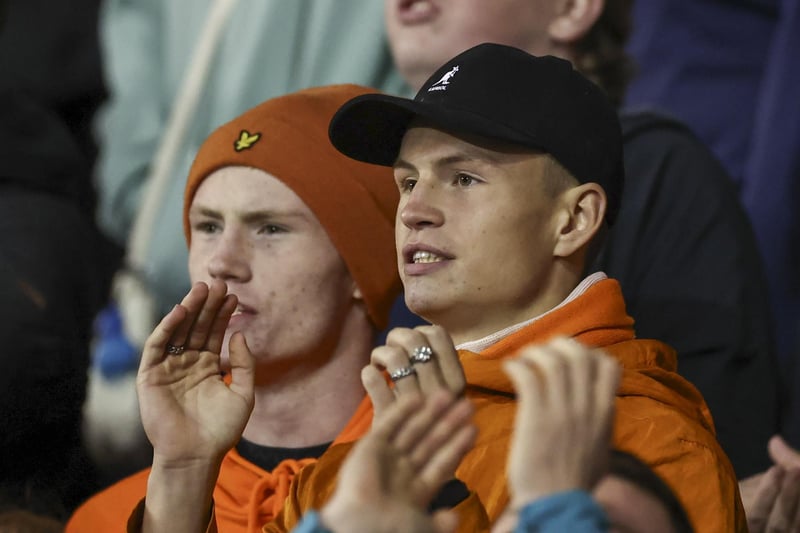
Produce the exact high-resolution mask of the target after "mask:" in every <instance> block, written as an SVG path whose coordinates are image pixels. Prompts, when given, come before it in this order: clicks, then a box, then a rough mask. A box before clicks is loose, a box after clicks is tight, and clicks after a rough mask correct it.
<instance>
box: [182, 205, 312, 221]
mask: <svg viewBox="0 0 800 533" xmlns="http://www.w3.org/2000/svg"><path fill="white" fill-rule="evenodd" d="M189 215H196V216H204V217H208V218H213V219H215V220H222V219H224V218H225V217H224V216H223V215H222V213H220V212H219V211H217V210H215V209H211V208H209V207H205V206H200V207H193V208H191V209H190V210H189ZM235 215H236V217H237V218H238V219H239V220H241V221H242V222H244V223H246V224H250V223H253V222H260V221H263V220H270V219H274V218H277V217H281V218H305V216H304V214H303V213H301V212H299V211H291V210H285V211H280V210H275V209H260V210H256V211H238V212H236V213H235Z"/></svg>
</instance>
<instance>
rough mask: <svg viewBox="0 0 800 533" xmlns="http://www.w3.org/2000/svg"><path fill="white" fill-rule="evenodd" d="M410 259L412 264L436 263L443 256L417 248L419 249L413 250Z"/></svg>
mask: <svg viewBox="0 0 800 533" xmlns="http://www.w3.org/2000/svg"><path fill="white" fill-rule="evenodd" d="M411 261H412V262H413V263H414V264H419V263H438V262H439V261H444V258H443V257H440V256H438V255H436V254H433V253H431V252H426V251H423V250H419V251H416V252H414V255H413V257H412V258H411Z"/></svg>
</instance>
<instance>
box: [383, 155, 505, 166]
mask: <svg viewBox="0 0 800 533" xmlns="http://www.w3.org/2000/svg"><path fill="white" fill-rule="evenodd" d="M433 163H434V165H436V166H447V165H457V164H459V163H483V164H495V163H500V160H499V159H498V158H497V157H495V156H494V155H493V154H491V152H481V153H480V154H469V153H459V154H453V155H448V156H444V157H440V158H438V159H436V160H434V162H433ZM393 167H394V168H400V169H405V170H416V168H417V167H416V166H415V165H413V164H411V163H409V162H408V161H406V160H405V159H401V158H399V157H398V158H397V160H396V161H395V162H394V165H393Z"/></svg>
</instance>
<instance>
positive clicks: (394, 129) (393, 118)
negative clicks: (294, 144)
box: [328, 94, 541, 166]
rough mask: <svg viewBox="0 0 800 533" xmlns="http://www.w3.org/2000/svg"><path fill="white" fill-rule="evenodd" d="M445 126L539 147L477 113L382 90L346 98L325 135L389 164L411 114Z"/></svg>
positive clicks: (363, 157)
mask: <svg viewBox="0 0 800 533" xmlns="http://www.w3.org/2000/svg"><path fill="white" fill-rule="evenodd" d="M417 117H419V118H423V119H427V120H429V121H430V122H431V123H433V124H435V125H436V126H438V127H441V128H443V129H446V130H452V131H454V132H458V133H466V134H472V135H478V136H482V137H486V138H487V139H493V140H498V141H507V142H509V143H513V144H519V145H523V146H527V147H530V148H534V149H541V145H540V144H539V143H535V142H532V139H531V138H530V137H529V136H528V135H523V134H521V133H520V132H517V131H515V130H512V129H510V128H508V127H505V126H504V125H502V124H498V123H496V122H494V121H492V120H489V119H487V118H485V117H483V116H481V115H479V114H475V113H472V112H466V111H463V110H456V109H450V108H448V107H446V106H445V105H443V104H442V103H440V102H433V103H425V102H424V101H422V102H421V101H417V100H409V99H407V98H399V97H396V96H389V95H385V94H365V95H361V96H357V97H355V98H353V99H352V100H350V101H348V102H346V103H345V104H344V105H343V106H342V107H341V108H339V110H338V111H337V112H336V114H335V115H334V116H333V118H332V119H331V124H330V128H329V130H328V135H329V137H330V140H331V143H332V144H333V146H335V147H336V149H337V150H339V151H340V152H342V153H343V154H344V155H346V156H348V157H351V158H353V159H356V160H358V161H363V162H365V163H373V164H376V165H383V166H392V165H394V163H395V161H396V160H397V154H398V153H399V151H400V144H401V142H402V141H403V135H405V133H406V130H407V129H408V127H409V124H410V123H411V121H412V120H413V119H414V118H417Z"/></svg>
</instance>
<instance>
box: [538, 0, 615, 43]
mask: <svg viewBox="0 0 800 533" xmlns="http://www.w3.org/2000/svg"><path fill="white" fill-rule="evenodd" d="M557 2H558V5H557V14H556V17H555V18H554V19H553V20H552V22H550V24H549V26H548V27H547V31H548V35H549V36H550V39H552V40H553V41H555V42H556V43H558V44H561V45H573V44H575V43H577V42H578V41H579V40H581V39H582V38H583V37H584V36H585V35H586V34H587V33H589V30H591V29H592V26H594V24H595V22H597V19H599V18H600V15H601V14H602V13H603V9H604V8H605V4H606V3H605V0H557Z"/></svg>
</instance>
